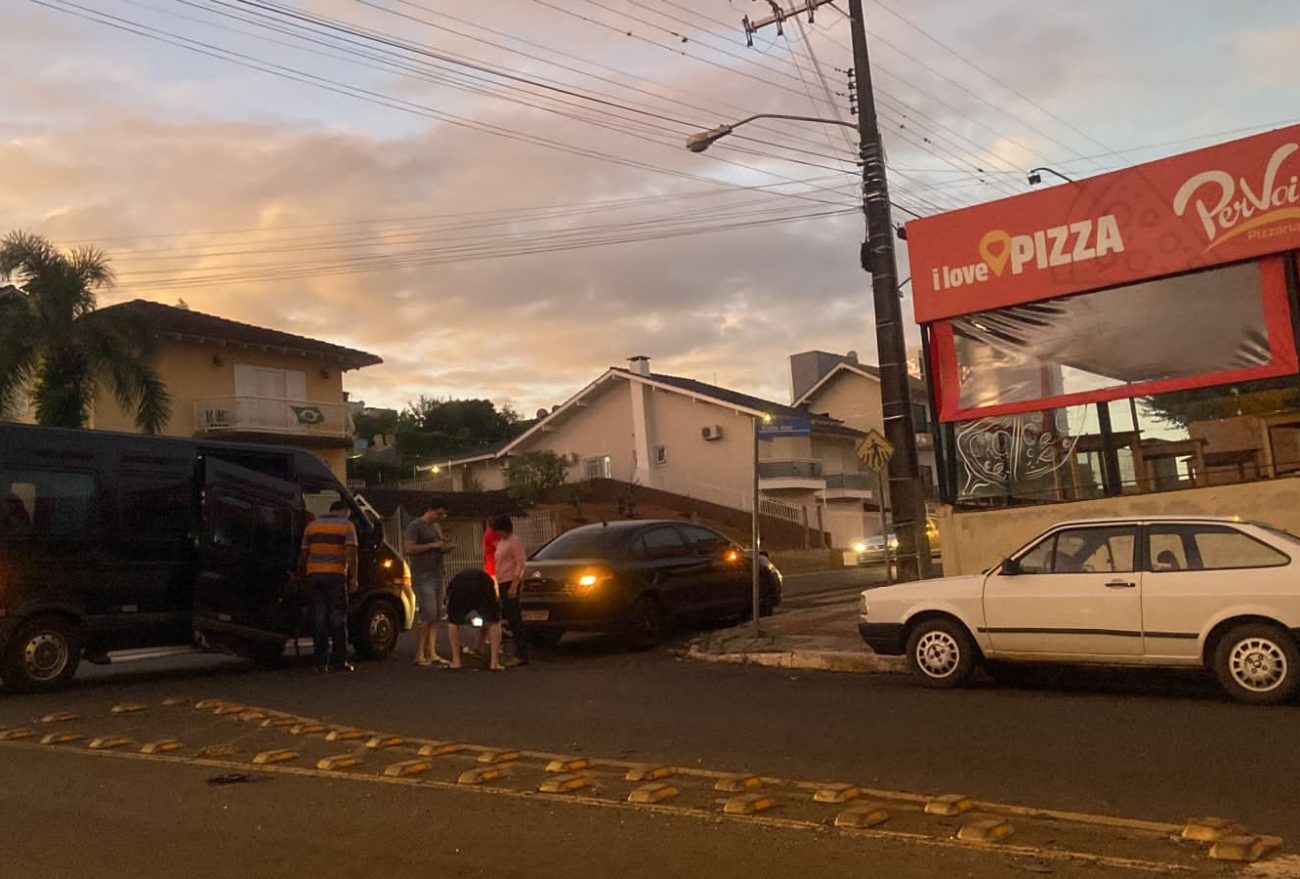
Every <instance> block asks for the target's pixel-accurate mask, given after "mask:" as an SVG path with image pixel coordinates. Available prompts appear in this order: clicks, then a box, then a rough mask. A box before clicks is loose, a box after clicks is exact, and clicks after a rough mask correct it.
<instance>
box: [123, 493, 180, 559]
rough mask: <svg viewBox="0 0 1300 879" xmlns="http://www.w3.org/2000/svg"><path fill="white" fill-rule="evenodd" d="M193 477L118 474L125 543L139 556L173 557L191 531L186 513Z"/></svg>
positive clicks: (133, 554) (133, 553) (134, 554)
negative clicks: (159, 555)
mask: <svg viewBox="0 0 1300 879" xmlns="http://www.w3.org/2000/svg"><path fill="white" fill-rule="evenodd" d="M193 491H194V486H193V480H192V477H190V476H189V474H186V473H176V474H168V473H131V472H124V473H122V474H121V475H120V476H119V478H118V492H117V502H118V514H119V516H120V518H121V523H122V543H123V544H125V545H129V546H130V548H131V555H132V556H133V557H136V558H142V557H147V558H151V557H153V556H155V555H158V554H163V556H164V557H170V553H172V552H174V551H175V547H176V546H177V545H178V544H181V543H183V542H184V541H185V540H186V538H187V537H189V533H190V520H189V517H188V516H187V515H186V514H185V513H184V511H185V510H187V509H189V507H190V504H191V495H192V493H193Z"/></svg>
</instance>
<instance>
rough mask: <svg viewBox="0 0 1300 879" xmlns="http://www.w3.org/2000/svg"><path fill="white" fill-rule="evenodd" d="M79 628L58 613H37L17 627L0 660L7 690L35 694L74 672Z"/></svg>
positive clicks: (78, 653) (78, 657)
mask: <svg viewBox="0 0 1300 879" xmlns="http://www.w3.org/2000/svg"><path fill="white" fill-rule="evenodd" d="M81 641H82V637H81V628H80V627H79V626H78V625H77V624H76V623H73V622H71V621H70V620H67V619H64V618H63V617H61V616H54V615H50V616H40V617H34V618H33V619H30V620H28V621H27V622H25V623H23V624H22V625H20V626H19V627H18V629H17V630H16V631H15V632H14V634H13V637H12V638H10V639H9V645H8V647H7V648H6V649H5V654H4V660H3V663H0V678H3V679H4V683H5V686H6V687H7V688H9V689H11V690H15V691H18V692H23V693H36V692H43V691H46V690H54V689H57V688H59V687H61V686H63V685H64V684H66V683H67V682H68V681H69V680H71V679H72V676H73V675H74V674H76V673H77V666H78V665H79V664H80V662H81Z"/></svg>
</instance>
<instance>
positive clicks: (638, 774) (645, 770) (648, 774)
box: [623, 766, 673, 781]
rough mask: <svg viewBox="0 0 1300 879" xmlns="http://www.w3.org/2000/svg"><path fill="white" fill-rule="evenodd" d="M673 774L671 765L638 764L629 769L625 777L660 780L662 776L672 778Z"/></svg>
mask: <svg viewBox="0 0 1300 879" xmlns="http://www.w3.org/2000/svg"><path fill="white" fill-rule="evenodd" d="M672 774H673V770H672V767H671V766H638V767H637V768H635V769H629V770H628V771H627V775H625V776H623V778H624V779H626V780H627V781H658V780H659V779H661V778H671V777H672Z"/></svg>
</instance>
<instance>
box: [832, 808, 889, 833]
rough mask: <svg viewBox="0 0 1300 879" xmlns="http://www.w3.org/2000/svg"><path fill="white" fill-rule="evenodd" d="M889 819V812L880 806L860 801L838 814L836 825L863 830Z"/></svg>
mask: <svg viewBox="0 0 1300 879" xmlns="http://www.w3.org/2000/svg"><path fill="white" fill-rule="evenodd" d="M888 820H889V813H888V812H886V811H885V810H884V809H882V808H880V807H879V806H875V805H872V804H871V803H859V804H858V805H856V806H850V807H849V808H847V809H845V810H844V811H843V812H840V813H839V814H838V815H836V816H835V826H836V827H850V828H853V829H855V830H863V829H866V828H868V827H878V826H879V825H881V824H884V823H885V822H886V821H888Z"/></svg>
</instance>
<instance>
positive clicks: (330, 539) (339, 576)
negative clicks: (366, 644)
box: [299, 500, 358, 672]
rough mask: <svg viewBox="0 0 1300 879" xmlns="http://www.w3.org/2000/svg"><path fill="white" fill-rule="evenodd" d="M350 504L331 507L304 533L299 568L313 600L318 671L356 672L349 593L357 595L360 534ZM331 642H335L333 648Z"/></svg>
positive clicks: (308, 526)
mask: <svg viewBox="0 0 1300 879" xmlns="http://www.w3.org/2000/svg"><path fill="white" fill-rule="evenodd" d="M349 512H351V510H350V508H349V507H348V503H347V501H344V500H337V501H335V502H334V503H332V504H330V511H329V515H327V516H321V517H319V518H317V519H316V520H314V521H312V522H309V523H308V524H307V527H306V528H305V529H304V530H303V533H302V557H301V559H300V560H299V567H300V568H302V569H303V570H304V571H305V572H306V574H307V589H308V592H309V594H310V595H311V600H312V622H313V624H314V634H315V640H316V670H317V671H322V672H323V671H353V667H352V664H351V663H349V662H348V593H349V592H356V591H357V585H358V583H357V530H356V528H354V527H352V523H351V522H350V521H348V513H349ZM331 642H333V643H332V644H331Z"/></svg>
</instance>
